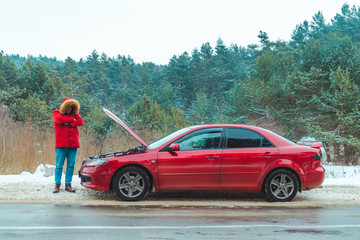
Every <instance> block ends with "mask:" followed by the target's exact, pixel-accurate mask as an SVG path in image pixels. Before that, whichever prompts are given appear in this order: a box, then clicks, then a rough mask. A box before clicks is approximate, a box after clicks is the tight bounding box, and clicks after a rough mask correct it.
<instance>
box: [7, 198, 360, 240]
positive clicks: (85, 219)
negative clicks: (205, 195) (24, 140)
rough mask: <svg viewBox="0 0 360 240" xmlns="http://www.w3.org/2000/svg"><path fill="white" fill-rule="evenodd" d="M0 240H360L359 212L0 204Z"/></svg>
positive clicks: (341, 209) (359, 209) (346, 209)
mask: <svg viewBox="0 0 360 240" xmlns="http://www.w3.org/2000/svg"><path fill="white" fill-rule="evenodd" d="M0 213H1V218H0V239H65V238H64V236H66V239H187V240H188V239H289V238H291V239H325V238H326V239H327V240H330V239H340V238H341V239H360V237H359V234H358V233H359V230H360V207H331V206H329V207H314V208H286V207H271V208H269V207H251V208H199V207H197V208H189V207H187V208H170V207H169V208H166V207H165V208H156V207H153V208H141V207H121V206H85V205H50V204H49V205H7V204H4V205H0Z"/></svg>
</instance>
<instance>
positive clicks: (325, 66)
mask: <svg viewBox="0 0 360 240" xmlns="http://www.w3.org/2000/svg"><path fill="white" fill-rule="evenodd" d="M258 40H259V41H258V42H257V43H254V44H252V45H249V46H246V47H244V46H238V45H237V44H236V43H233V44H231V45H230V46H226V45H225V44H224V42H223V41H222V40H221V39H220V38H219V39H218V41H217V43H216V45H215V46H211V45H210V44H209V43H203V44H202V45H201V47H199V48H194V49H193V51H192V52H191V53H189V52H184V53H183V54H181V55H179V56H175V55H174V56H173V57H172V58H171V59H169V62H168V64H167V65H156V64H154V63H151V62H143V63H141V64H139V63H136V60H134V59H132V58H131V57H130V56H122V55H120V54H119V55H118V56H117V57H108V56H106V55H105V54H101V53H98V52H97V51H96V50H94V51H93V52H91V53H90V54H89V55H88V56H87V57H85V58H83V59H80V60H79V61H75V60H73V59H71V58H67V59H66V60H64V61H60V60H57V59H56V58H48V57H46V56H39V57H33V56H28V57H21V56H19V55H7V54H6V53H4V52H0V104H1V105H2V108H4V109H5V108H6V109H7V111H8V112H9V113H10V115H11V119H12V121H13V123H14V124H24V125H27V126H28V125H31V127H32V128H38V129H40V130H41V129H51V128H52V127H53V123H52V115H51V113H52V111H53V110H55V109H57V108H58V107H59V106H60V103H61V101H62V99H63V98H64V97H71V98H75V99H77V100H78V101H79V102H80V104H81V115H82V116H83V118H84V120H85V126H84V127H85V128H87V129H89V131H91V132H92V133H93V137H94V139H99V141H101V138H102V137H101V136H103V135H106V134H111V133H110V131H111V129H112V126H113V124H115V123H113V122H112V120H110V119H108V118H107V117H106V116H105V115H104V114H103V113H102V112H101V109H102V107H106V108H108V109H110V110H111V111H114V112H116V113H117V115H118V116H120V117H121V118H122V119H123V120H124V121H125V122H126V123H128V124H129V125H130V126H132V127H133V128H134V129H138V130H141V129H147V130H149V131H157V132H159V133H161V135H166V134H168V133H170V132H172V131H175V130H177V129H179V128H181V127H184V126H187V125H194V124H210V123H238V124H253V125H259V126H262V127H265V128H267V129H270V130H273V131H274V132H277V133H279V134H280V135H283V136H285V137H287V138H289V139H290V140H294V141H295V140H299V139H300V138H301V137H304V136H311V137H313V138H316V139H317V140H320V141H322V142H323V143H324V146H325V147H326V149H327V151H328V152H330V153H331V158H334V159H332V160H333V161H337V162H340V163H345V164H358V163H359V158H360V156H359V152H360V110H359V104H360V91H359V87H360V8H359V7H357V6H349V5H347V4H345V5H343V7H342V8H341V9H339V13H338V14H336V16H334V17H333V18H332V19H331V21H330V22H327V21H325V18H324V16H323V15H322V13H321V12H318V13H316V14H315V15H314V16H313V18H312V20H311V21H304V22H303V23H301V24H299V25H297V26H296V27H295V28H294V30H293V31H292V34H291V39H290V40H288V41H282V40H279V41H276V42H273V41H270V40H269V37H268V33H266V32H263V31H260V32H259V35H258ZM154 140H155V139H154Z"/></svg>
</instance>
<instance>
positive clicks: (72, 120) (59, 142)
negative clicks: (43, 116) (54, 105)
mask: <svg viewBox="0 0 360 240" xmlns="http://www.w3.org/2000/svg"><path fill="white" fill-rule="evenodd" d="M68 106H72V107H73V110H72V112H71V113H70V114H65V110H66V108H67V107H68ZM79 110H80V104H79V103H78V101H76V100H74V99H70V98H65V99H64V100H63V103H62V104H61V106H60V109H59V110H55V111H54V112H53V120H54V125H55V148H60V147H76V148H78V147H80V143H79V130H78V128H77V127H79V126H81V125H83V119H82V118H81V116H80V115H79ZM67 124H69V125H67Z"/></svg>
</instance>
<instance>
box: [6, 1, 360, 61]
mask: <svg viewBox="0 0 360 240" xmlns="http://www.w3.org/2000/svg"><path fill="white" fill-rule="evenodd" d="M345 2H347V3H348V4H349V5H350V6H353V5H356V6H359V5H360V0H56V1H55V0H0V9H1V12H0V51H1V50H2V51H4V53H5V54H20V55H21V56H27V55H28V54H30V55H33V56H39V55H43V56H47V57H56V58H57V59H60V60H64V59H66V58H67V57H68V56H69V57H71V58H73V59H75V60H79V59H80V58H86V57H87V56H88V55H90V54H91V52H92V51H93V50H94V49H95V50H97V52H98V53H103V52H104V53H105V54H106V55H107V56H109V57H116V56H117V55H118V54H120V55H125V56H128V55H130V56H131V57H132V58H133V59H134V60H135V62H138V63H142V62H145V61H151V62H154V63H156V64H167V63H168V62H169V60H170V58H171V57H172V56H173V55H180V54H182V53H183V52H185V51H187V52H188V53H189V54H191V52H192V50H193V49H194V48H196V47H197V48H200V47H201V45H202V44H203V43H206V42H209V43H210V44H211V46H212V47H215V44H216V41H217V39H218V38H221V39H222V40H223V41H224V43H225V44H226V45H227V46H229V45H230V44H231V43H235V44H237V45H240V46H243V47H246V46H247V45H249V44H253V43H258V38H257V35H258V33H259V31H260V30H262V31H265V32H266V33H268V36H269V37H270V40H273V41H275V40H278V39H281V40H286V41H287V40H289V39H290V36H291V33H292V31H293V30H294V29H295V27H296V25H297V24H300V23H302V22H303V21H304V20H308V21H311V19H312V17H313V16H314V14H315V13H317V12H318V11H321V12H322V13H323V14H324V16H325V18H326V20H327V21H328V22H330V20H331V19H332V18H333V17H334V16H335V14H336V13H340V11H341V7H342V5H343V4H344V3H345Z"/></svg>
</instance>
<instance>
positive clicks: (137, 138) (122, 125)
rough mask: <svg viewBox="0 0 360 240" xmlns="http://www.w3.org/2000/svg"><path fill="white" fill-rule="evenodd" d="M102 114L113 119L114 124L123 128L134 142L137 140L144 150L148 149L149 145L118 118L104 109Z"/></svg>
mask: <svg viewBox="0 0 360 240" xmlns="http://www.w3.org/2000/svg"><path fill="white" fill-rule="evenodd" d="M103 111H104V113H106V115H108V116H109V117H110V118H111V119H113V120H114V121H115V122H117V123H118V124H120V126H121V127H122V128H124V129H125V130H126V131H128V132H129V133H130V134H131V135H132V136H133V137H134V138H136V140H138V141H139V142H140V143H141V144H142V145H143V146H145V147H146V148H149V145H148V144H147V143H146V142H145V141H144V140H143V139H142V138H141V137H139V135H137V134H136V133H135V132H134V131H133V130H132V129H131V128H130V127H129V126H128V125H126V124H125V123H124V122H123V121H121V119H120V118H118V117H117V116H116V115H115V114H113V113H112V112H110V111H109V110H107V109H106V108H103Z"/></svg>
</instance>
